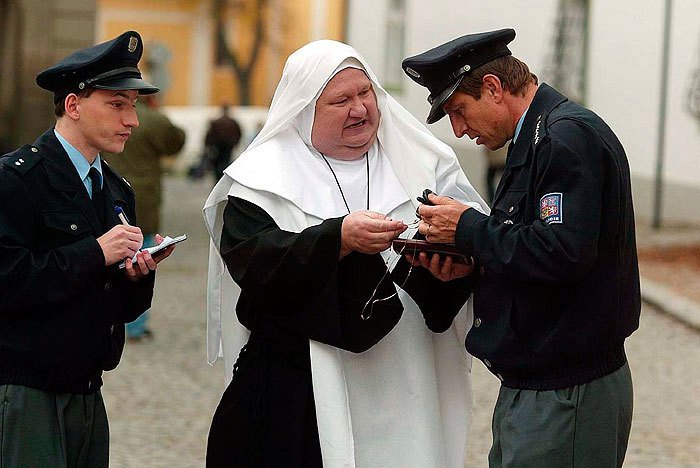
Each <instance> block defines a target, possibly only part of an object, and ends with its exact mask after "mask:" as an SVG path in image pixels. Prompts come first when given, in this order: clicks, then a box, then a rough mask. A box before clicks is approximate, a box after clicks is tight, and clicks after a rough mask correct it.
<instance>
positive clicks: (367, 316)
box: [360, 219, 420, 320]
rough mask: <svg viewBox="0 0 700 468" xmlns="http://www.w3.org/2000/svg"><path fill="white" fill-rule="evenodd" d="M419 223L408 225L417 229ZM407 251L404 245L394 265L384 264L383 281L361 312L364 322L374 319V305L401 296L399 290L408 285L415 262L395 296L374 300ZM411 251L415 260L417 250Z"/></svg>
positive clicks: (379, 283)
mask: <svg viewBox="0 0 700 468" xmlns="http://www.w3.org/2000/svg"><path fill="white" fill-rule="evenodd" d="M419 221H420V220H419V219H418V220H416V221H414V222H413V223H411V224H409V225H408V226H409V228H411V229H415V227H417V226H418V222H419ZM412 225H415V226H413V227H411V226H412ZM389 250H390V251H391V248H390V249H389ZM405 250H406V244H404V246H403V247H402V248H401V250H400V251H399V252H397V254H396V258H395V259H394V260H395V261H394V263H393V265H391V266H389V263H390V262H391V260H388V261H385V262H384V265H385V266H386V271H384V275H382V277H381V279H380V280H379V282H378V283H377V286H375V288H374V291H372V295H371V296H369V299H368V300H367V302H366V303H365V305H364V307H363V308H362V311H361V312H360V318H361V319H362V320H369V319H370V317H372V312H373V311H374V305H375V304H376V303H377V302H384V301H388V300H389V299H391V298H393V297H395V296H397V295H398V294H399V288H400V289H403V287H404V286H405V285H406V282H407V281H408V278H409V277H410V276H411V273H412V272H413V262H411V266H410V267H409V268H408V273H407V274H406V278H404V280H403V281H402V282H401V285H399V286H398V288H396V291H394V293H393V294H391V295H390V296H387V297H383V298H379V299H373V298H374V296H375V295H376V294H377V291H379V286H381V284H382V283H383V282H384V280H385V279H386V277H387V275H390V274H391V270H393V269H394V267H395V266H396V264H397V263H398V262H399V260H401V257H402V256H403V255H404V253H406V252H404V251H405ZM411 250H413V257H414V258H415V256H416V253H417V248H416V247H415V246H414V247H413V248H412V249H411ZM368 307H369V311H368V313H366V314H365V312H366V311H367V308H368Z"/></svg>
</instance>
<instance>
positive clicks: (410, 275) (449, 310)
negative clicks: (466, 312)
mask: <svg viewBox="0 0 700 468" xmlns="http://www.w3.org/2000/svg"><path fill="white" fill-rule="evenodd" d="M415 238H417V239H418V238H420V239H424V237H423V236H422V235H420V234H417V235H416V236H415ZM391 276H392V279H393V281H394V282H395V283H396V284H398V285H399V286H400V287H401V289H403V290H404V291H406V292H407V293H408V295H409V296H411V298H412V299H413V300H414V301H415V302H416V304H418V307H419V308H420V310H421V313H422V314H423V319H424V320H425V324H426V326H427V327H428V329H430V330H431V331H433V332H435V333H442V332H444V331H446V330H447V329H448V328H450V325H452V321H453V320H454V318H455V316H456V315H457V314H458V313H459V311H460V310H461V308H462V306H463V305H464V304H465V302H466V301H467V300H468V299H469V296H470V295H471V293H472V292H473V290H474V277H475V275H474V274H471V275H469V276H467V277H465V278H459V279H455V280H452V281H441V280H439V279H437V278H435V277H434V276H433V275H432V273H430V271H428V270H426V269H425V268H423V267H422V266H414V267H411V264H410V263H409V262H408V261H407V260H406V259H405V258H404V256H403V255H402V256H401V258H400V259H399V261H398V263H397V264H396V267H395V268H394V270H393V271H392V273H391Z"/></svg>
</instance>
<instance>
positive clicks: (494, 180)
mask: <svg viewBox="0 0 700 468" xmlns="http://www.w3.org/2000/svg"><path fill="white" fill-rule="evenodd" d="M506 153H508V148H507V147H505V146H504V147H503V148H499V149H497V150H496V151H492V150H490V149H488V148H484V157H485V158H486V200H487V201H488V202H489V204H491V202H492V201H493V196H494V194H495V193H496V187H498V181H499V180H501V175H502V174H503V168H504V167H506Z"/></svg>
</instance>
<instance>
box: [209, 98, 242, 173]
mask: <svg viewBox="0 0 700 468" xmlns="http://www.w3.org/2000/svg"><path fill="white" fill-rule="evenodd" d="M230 107H231V106H230V105H229V104H223V105H222V106H221V111H222V113H223V115H222V116H221V117H219V118H218V119H215V120H212V121H211V123H210V124H209V130H207V135H206V137H205V138H204V146H205V148H206V149H205V155H208V157H209V158H211V159H210V160H211V167H212V170H213V171H214V183H215V184H216V182H218V181H219V179H221V177H222V176H223V175H224V169H226V168H227V167H228V165H229V164H230V163H231V154H232V153H233V149H234V148H235V147H236V145H237V144H238V142H239V141H241V127H240V126H239V125H238V122H236V120H235V119H234V118H233V117H231V114H230Z"/></svg>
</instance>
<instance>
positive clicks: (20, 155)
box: [2, 145, 41, 175]
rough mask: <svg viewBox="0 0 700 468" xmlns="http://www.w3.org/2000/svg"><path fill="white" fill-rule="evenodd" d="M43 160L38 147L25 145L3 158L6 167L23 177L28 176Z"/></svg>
mask: <svg viewBox="0 0 700 468" xmlns="http://www.w3.org/2000/svg"><path fill="white" fill-rule="evenodd" d="M40 160H41V154H40V152H39V150H38V149H37V147H36V146H32V145H24V146H22V147H20V148H18V149H17V150H15V151H13V152H12V153H10V154H7V155H5V156H3V158H2V162H3V164H4V165H5V166H7V167H8V168H10V169H13V170H14V171H15V172H18V173H19V174H21V175H24V174H26V173H27V172H29V170H30V169H31V168H32V167H34V166H35V165H36V164H37V163H38V162H39V161H40Z"/></svg>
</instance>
